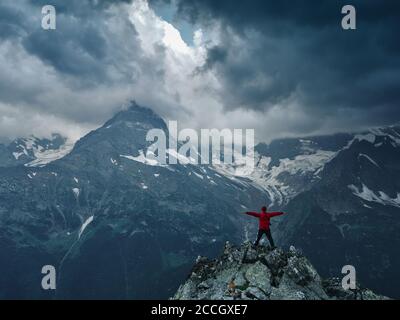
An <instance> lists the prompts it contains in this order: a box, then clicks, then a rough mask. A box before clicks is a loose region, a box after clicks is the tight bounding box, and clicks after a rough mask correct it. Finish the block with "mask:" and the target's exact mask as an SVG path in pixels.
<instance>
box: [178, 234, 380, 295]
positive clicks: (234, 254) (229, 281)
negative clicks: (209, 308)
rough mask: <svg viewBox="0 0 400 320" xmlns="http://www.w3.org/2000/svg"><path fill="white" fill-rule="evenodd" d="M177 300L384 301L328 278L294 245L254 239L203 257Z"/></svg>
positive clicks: (367, 291) (227, 246)
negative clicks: (286, 246)
mask: <svg viewBox="0 0 400 320" xmlns="http://www.w3.org/2000/svg"><path fill="white" fill-rule="evenodd" d="M174 299H176V300H193V299H194V300H197V299H199V300H203V299H207V300H232V299H235V300H331V299H333V300H381V299H387V298H386V297H383V296H379V295H376V294H374V293H373V292H372V291H370V290H368V289H361V288H360V287H357V289H356V290H351V291H346V290H344V289H343V288H342V286H341V281H340V280H339V279H336V278H333V279H328V280H323V279H322V278H321V277H320V276H319V274H318V272H317V271H316V270H315V268H314V267H313V266H312V265H311V263H310V262H309V261H308V259H307V258H306V257H305V256H303V255H302V254H301V253H300V252H299V251H298V250H296V249H295V248H294V247H291V248H290V249H289V250H288V251H287V252H285V251H283V250H282V249H275V250H270V249H268V248H266V247H263V246H260V247H256V248H254V247H253V246H252V245H251V244H250V243H244V244H242V245H241V246H240V247H235V246H232V245H231V244H230V243H229V242H227V243H226V245H225V248H224V250H223V253H222V255H221V257H220V258H218V259H216V260H208V259H207V258H202V257H199V258H198V259H197V262H196V264H195V266H194V267H193V269H192V272H191V275H190V277H189V279H188V280H187V281H186V282H185V283H184V284H183V285H182V286H181V287H180V288H179V289H178V292H177V293H176V294H175V296H174Z"/></svg>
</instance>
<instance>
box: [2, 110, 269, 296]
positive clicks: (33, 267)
mask: <svg viewBox="0 0 400 320" xmlns="http://www.w3.org/2000/svg"><path fill="white" fill-rule="evenodd" d="M152 128H157V129H161V130H164V131H166V130H167V127H166V124H165V122H164V121H163V120H162V119H161V118H160V117H159V116H157V115H156V114H155V113H154V112H152V111H151V110H149V109H147V108H142V107H139V106H137V105H133V106H132V107H131V108H129V109H128V110H125V111H122V112H120V113H118V114H117V115H115V116H114V117H113V118H112V119H110V120H109V121H108V122H107V123H105V124H104V125H103V126H102V127H100V128H98V129H97V130H94V131H93V132H91V133H89V134H88V135H86V136H85V137H83V138H82V139H80V140H79V141H78V142H77V143H76V144H75V146H74V147H73V149H72V150H71V152H69V153H68V154H67V155H66V156H64V157H62V158H61V159H58V160H57V161H53V162H51V163H48V164H46V165H44V166H37V167H31V166H25V165H23V164H21V165H17V166H9V167H7V168H0V247H1V248H2V250H1V251H0V261H2V263H1V264H0V298H16V297H18V298H26V297H31V298H48V297H54V296H52V294H54V292H53V293H51V292H45V291H42V290H40V276H41V275H40V273H37V272H36V271H37V270H41V267H42V266H43V265H48V264H50V265H54V266H55V267H56V268H57V274H58V283H57V291H56V297H57V298H60V299H64V298H65V299H67V298H75V299H79V298H86V299H87V298H113V299H125V298H132V299H135V298H136V299H139V298H141V299H143V298H167V297H169V296H171V295H172V293H173V292H174V291H175V290H176V288H177V287H178V285H179V283H181V282H182V281H183V279H184V277H185V275H186V273H187V272H188V270H189V269H190V267H191V265H192V263H193V261H194V260H195V258H196V257H197V256H198V255H199V254H204V255H215V254H216V253H217V252H218V250H219V248H220V247H221V245H222V244H223V243H224V242H225V241H226V240H227V239H228V240H231V241H233V242H238V241H242V240H244V239H245V237H246V224H247V223H246V222H247V221H246V219H245V218H244V217H243V216H242V215H241V214H240V212H241V211H244V210H246V209H247V210H248V208H250V207H251V206H252V204H253V203H261V202H262V199H263V197H264V193H263V191H262V190H260V189H258V188H255V187H254V186H253V185H252V184H251V183H249V182H248V181H247V180H246V179H241V178H228V177H225V176H223V175H221V174H219V173H218V172H217V171H215V170H214V169H213V168H211V167H208V166H195V165H192V164H181V165H169V166H164V165H163V166H161V165H157V164H153V163H147V162H146V161H144V160H143V158H142V157H141V153H143V152H146V151H147V148H148V147H149V143H148V142H146V139H145V137H146V134H147V131H148V130H149V129H152ZM24 146H25V145H24ZM23 150H25V149H22V148H21V150H20V151H19V152H20V153H22V154H23V155H21V156H20V158H21V157H23V156H24V155H25V153H24V152H23ZM27 153H28V154H29V152H27ZM32 161H33V160H32ZM27 163H28V162H27ZM29 163H31V162H29ZM10 257H13V258H12V259H10ZM16 265H18V266H19V267H18V269H16ZM37 281H39V282H37ZM10 282H12V283H13V285H12V286H8V285H3V284H6V283H10Z"/></svg>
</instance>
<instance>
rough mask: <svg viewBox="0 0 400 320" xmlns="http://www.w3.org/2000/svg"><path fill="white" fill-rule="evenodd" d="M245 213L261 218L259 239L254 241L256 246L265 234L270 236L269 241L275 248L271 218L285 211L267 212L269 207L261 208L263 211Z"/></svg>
mask: <svg viewBox="0 0 400 320" xmlns="http://www.w3.org/2000/svg"><path fill="white" fill-rule="evenodd" d="M245 214H247V215H249V216H253V217H256V218H258V219H259V228H258V229H259V230H258V235H257V240H256V242H255V243H254V245H255V246H258V244H259V242H260V240H261V238H262V236H263V235H264V234H265V235H266V236H267V238H268V241H269V243H270V244H271V247H272V249H275V248H276V247H275V244H274V239H272V235H271V230H270V219H271V218H273V217H277V216H281V215H283V214H284V212H267V207H262V208H261V213H257V212H245Z"/></svg>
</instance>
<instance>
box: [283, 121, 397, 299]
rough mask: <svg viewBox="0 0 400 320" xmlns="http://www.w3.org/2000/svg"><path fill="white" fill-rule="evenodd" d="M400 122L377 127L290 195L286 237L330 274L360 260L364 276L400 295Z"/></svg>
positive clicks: (368, 281)
mask: <svg viewBox="0 0 400 320" xmlns="http://www.w3.org/2000/svg"><path fill="white" fill-rule="evenodd" d="M399 138H400V128H399V127H388V128H382V129H374V130H371V131H370V132H367V133H365V134H360V135H356V136H355V137H354V139H352V140H351V142H350V143H349V144H348V145H347V146H346V147H345V148H344V149H343V150H342V151H340V152H339V153H338V154H337V156H336V157H335V158H334V159H332V161H330V162H329V163H328V164H326V165H325V167H324V170H323V171H322V172H321V173H320V176H321V180H320V181H319V182H318V183H317V184H315V185H314V186H313V187H312V188H311V189H310V190H309V191H306V192H303V193H301V194H299V195H298V196H297V197H295V198H294V199H293V200H292V201H290V202H289V203H288V205H287V207H286V208H285V210H286V211H287V212H289V213H290V214H288V215H287V216H286V217H284V218H283V219H282V222H281V223H280V225H279V227H278V229H279V230H278V231H277V232H276V233H277V236H278V238H279V241H280V243H282V244H286V245H290V244H294V245H296V246H298V247H300V248H302V250H303V251H304V253H305V254H306V255H307V256H308V257H309V258H310V260H311V261H312V262H313V264H315V265H316V267H317V268H318V270H320V272H321V274H322V275H324V276H333V275H337V274H338V273H339V272H340V270H341V267H342V266H343V265H347V264H350V265H354V266H355V267H356V269H357V272H358V276H359V278H360V281H362V282H363V283H364V284H365V285H367V286H368V287H370V288H372V289H374V290H376V291H377V292H380V293H383V294H386V295H389V296H393V297H399V296H400V292H399V290H398V288H399V286H400V277H399V273H398V270H399V268H400V259H399V257H398V249H397V248H398V247H399V246H400V236H399V230H400V220H399V216H400V203H399V199H400V143H399V142H400V140H399Z"/></svg>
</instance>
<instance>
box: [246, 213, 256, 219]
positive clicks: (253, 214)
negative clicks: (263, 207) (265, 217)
mask: <svg viewBox="0 0 400 320" xmlns="http://www.w3.org/2000/svg"><path fill="white" fill-rule="evenodd" d="M245 214H247V215H248V216H252V217H256V218H259V217H260V214H259V213H257V212H245Z"/></svg>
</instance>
